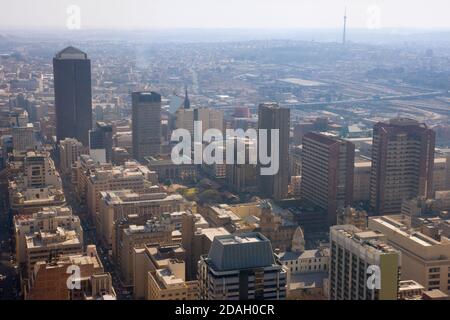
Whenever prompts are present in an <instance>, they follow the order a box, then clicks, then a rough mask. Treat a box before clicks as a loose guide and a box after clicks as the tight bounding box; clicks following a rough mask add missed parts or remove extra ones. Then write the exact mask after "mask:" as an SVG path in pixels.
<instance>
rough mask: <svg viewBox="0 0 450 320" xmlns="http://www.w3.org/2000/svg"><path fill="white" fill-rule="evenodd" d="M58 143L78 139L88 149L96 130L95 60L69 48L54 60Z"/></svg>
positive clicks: (58, 54)
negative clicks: (93, 125) (93, 73)
mask: <svg viewBox="0 0 450 320" xmlns="http://www.w3.org/2000/svg"><path fill="white" fill-rule="evenodd" d="M53 77H54V87H55V113H56V136H57V140H58V141H60V140H63V139H65V138H76V139H77V140H78V141H80V142H82V143H83V145H85V146H87V145H88V143H89V130H90V129H91V128H92V93H91V61H90V60H89V59H88V58H87V54H86V53H84V52H82V51H80V50H79V49H77V48H74V47H67V48H65V49H64V50H62V51H60V52H58V53H57V54H56V56H55V57H54V58H53Z"/></svg>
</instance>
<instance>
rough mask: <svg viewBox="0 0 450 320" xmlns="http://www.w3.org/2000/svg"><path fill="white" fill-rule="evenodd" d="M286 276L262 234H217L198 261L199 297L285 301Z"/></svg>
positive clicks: (208, 298) (268, 242) (206, 298)
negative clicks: (206, 253)
mask: <svg viewBox="0 0 450 320" xmlns="http://www.w3.org/2000/svg"><path fill="white" fill-rule="evenodd" d="M286 277H287V270H286V269H285V268H284V267H283V266H282V265H281V263H279V262H277V261H276V260H275V257H274V253H273V251H272V245H271V244H270V241H269V240H268V239H267V238H266V237H264V236H263V235H262V234H260V233H256V232H253V233H242V234H239V235H223V236H216V237H215V238H214V240H213V243H212V246H211V249H210V250H209V254H208V255H207V256H202V257H201V259H200V262H199V269H198V280H199V287H200V299H203V300H237V299H239V300H248V299H250V300H253V299H255V300H268V299H270V300H284V299H286Z"/></svg>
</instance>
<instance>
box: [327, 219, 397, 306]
mask: <svg viewBox="0 0 450 320" xmlns="http://www.w3.org/2000/svg"><path fill="white" fill-rule="evenodd" d="M330 243H331V258H330V299H331V300H397V292H398V285H399V280H400V279H399V276H400V273H399V271H400V266H401V253H400V252H399V251H397V250H395V249H394V248H393V247H391V246H389V245H388V244H387V243H386V237H385V236H384V235H383V234H382V233H379V232H375V231H371V230H369V231H361V230H359V229H358V228H356V227H355V226H352V225H341V226H334V227H331V229H330Z"/></svg>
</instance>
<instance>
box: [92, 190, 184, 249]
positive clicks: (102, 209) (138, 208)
mask: <svg viewBox="0 0 450 320" xmlns="http://www.w3.org/2000/svg"><path fill="white" fill-rule="evenodd" d="M99 203H100V205H99V214H98V216H97V217H98V219H97V233H98V236H99V237H100V239H101V240H102V241H103V242H104V243H105V244H107V245H111V243H112V242H111V241H112V229H113V224H114V221H116V220H118V219H122V218H124V217H127V216H128V215H130V214H135V215H138V216H143V215H149V214H150V215H152V216H158V217H159V216H160V215H161V214H163V213H166V212H167V213H171V212H180V211H185V210H187V209H189V208H190V207H191V206H192V203H191V202H188V201H186V200H185V199H184V198H183V196H181V195H179V194H170V195H169V194H167V193H161V192H156V193H141V194H138V193H136V192H133V191H132V190H130V189H124V190H117V191H102V192H100V201H99Z"/></svg>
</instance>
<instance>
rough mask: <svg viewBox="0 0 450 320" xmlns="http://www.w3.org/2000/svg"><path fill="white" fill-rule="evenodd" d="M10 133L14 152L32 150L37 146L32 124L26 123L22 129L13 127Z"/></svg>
mask: <svg viewBox="0 0 450 320" xmlns="http://www.w3.org/2000/svg"><path fill="white" fill-rule="evenodd" d="M11 133H12V143H13V148H14V150H15V151H28V150H33V149H34V148H35V146H36V145H37V143H36V139H35V138H34V126H33V124H32V123H27V124H26V126H24V127H13V128H12V130H11Z"/></svg>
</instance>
